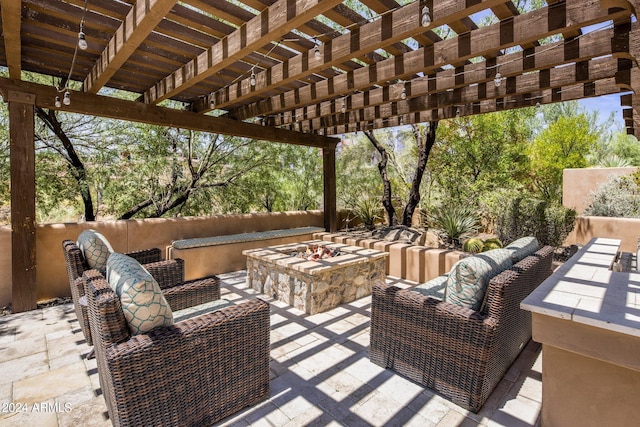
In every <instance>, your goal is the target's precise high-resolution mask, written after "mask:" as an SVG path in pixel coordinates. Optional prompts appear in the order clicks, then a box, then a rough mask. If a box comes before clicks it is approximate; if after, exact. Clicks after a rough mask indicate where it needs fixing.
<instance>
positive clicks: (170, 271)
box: [62, 240, 220, 345]
mask: <svg viewBox="0 0 640 427" xmlns="http://www.w3.org/2000/svg"><path fill="white" fill-rule="evenodd" d="M62 248H63V250H64V258H65V262H66V265H67V275H68V276H69V285H70V286H71V298H72V300H73V306H74V309H75V311H76V316H77V317H78V322H79V323H80V329H82V332H83V334H84V337H85V340H86V341H87V344H89V345H93V339H92V337H91V330H90V327H89V317H88V315H87V305H86V303H85V302H84V301H83V300H81V299H82V297H83V296H84V295H85V290H84V282H83V280H82V274H83V273H84V272H85V271H86V270H89V266H88V265H87V262H86V261H85V259H84V257H83V256H82V251H81V250H80V248H78V246H77V245H76V243H75V242H73V241H71V240H64V241H63V242H62ZM126 255H128V256H130V257H132V258H134V259H136V260H137V261H138V262H139V263H140V264H143V265H144V267H145V268H146V269H147V270H148V271H149V273H151V275H152V276H153V277H154V279H156V281H157V282H158V284H159V285H160V289H162V293H163V294H164V297H165V299H166V300H167V302H168V303H169V306H170V307H171V309H172V310H182V309H184V308H187V307H192V306H194V305H199V304H202V303H205V302H209V301H213V300H216V299H219V298H220V280H219V279H218V278H217V277H215V276H210V277H205V278H203V279H198V280H190V281H188V282H185V280H184V261H183V260H181V259H173V260H166V261H162V252H161V251H160V249H158V248H153V249H143V250H140V251H135V252H129V253H127V254H126Z"/></svg>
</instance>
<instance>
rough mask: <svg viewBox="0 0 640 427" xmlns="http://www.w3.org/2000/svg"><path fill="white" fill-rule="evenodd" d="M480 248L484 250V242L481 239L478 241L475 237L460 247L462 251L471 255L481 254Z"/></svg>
mask: <svg viewBox="0 0 640 427" xmlns="http://www.w3.org/2000/svg"><path fill="white" fill-rule="evenodd" d="M482 248H484V242H483V241H482V239H479V238H477V237H471V238H469V239H467V240H465V242H464V244H463V245H462V250H463V251H465V252H470V253H472V254H477V253H480V252H482Z"/></svg>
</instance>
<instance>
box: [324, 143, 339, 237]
mask: <svg viewBox="0 0 640 427" xmlns="http://www.w3.org/2000/svg"><path fill="white" fill-rule="evenodd" d="M322 168H323V170H324V228H325V229H326V230H327V231H329V232H334V231H336V230H337V229H338V215H337V213H336V149H335V148H323V149H322Z"/></svg>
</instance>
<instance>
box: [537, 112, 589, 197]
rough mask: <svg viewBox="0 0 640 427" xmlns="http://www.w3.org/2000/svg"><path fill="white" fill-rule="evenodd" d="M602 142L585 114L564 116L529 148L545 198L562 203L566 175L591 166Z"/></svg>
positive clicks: (540, 191)
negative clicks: (594, 151) (592, 155)
mask: <svg viewBox="0 0 640 427" xmlns="http://www.w3.org/2000/svg"><path fill="white" fill-rule="evenodd" d="M597 141H598V137H597V134H596V133H595V132H594V123H593V120H590V118H589V117H588V116H587V115H586V114H584V113H576V114H574V115H561V116H558V117H557V120H555V121H554V122H552V123H549V125H548V126H547V127H546V128H545V129H544V130H543V131H542V132H540V134H539V135H538V136H537V137H536V138H535V140H534V141H533V143H532V144H531V145H530V147H529V150H528V152H529V158H530V161H531V173H532V177H533V184H534V185H535V187H536V189H537V190H538V192H539V193H540V195H541V197H542V198H544V199H545V200H549V201H552V202H555V203H558V204H560V203H562V171H563V169H566V168H583V167H586V166H587V164H588V163H587V155H588V154H589V153H590V152H591V150H592V149H593V148H595V147H596V144H597Z"/></svg>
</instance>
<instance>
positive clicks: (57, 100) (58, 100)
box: [55, 96, 62, 108]
mask: <svg viewBox="0 0 640 427" xmlns="http://www.w3.org/2000/svg"><path fill="white" fill-rule="evenodd" d="M55 105H56V107H58V108H60V107H61V106H62V103H61V102H60V97H59V96H56V102H55Z"/></svg>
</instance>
